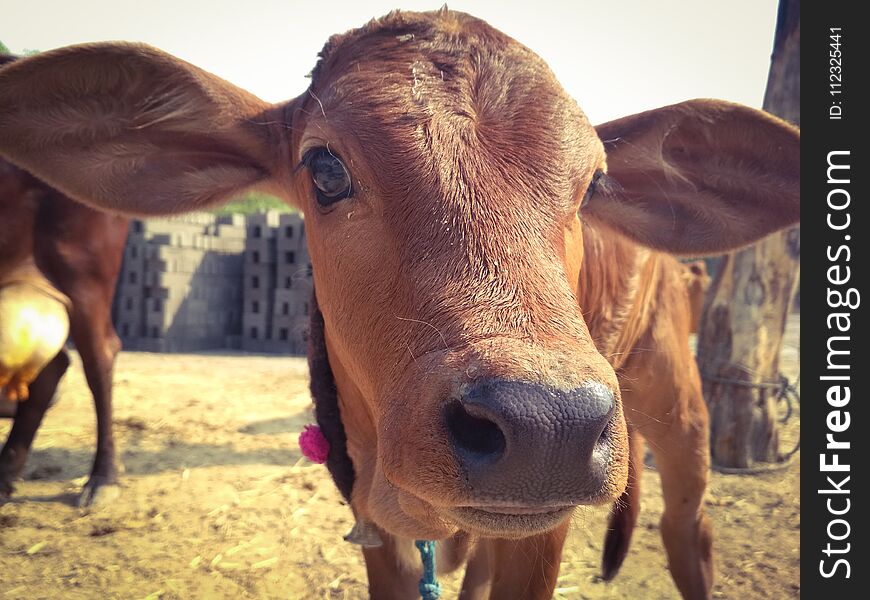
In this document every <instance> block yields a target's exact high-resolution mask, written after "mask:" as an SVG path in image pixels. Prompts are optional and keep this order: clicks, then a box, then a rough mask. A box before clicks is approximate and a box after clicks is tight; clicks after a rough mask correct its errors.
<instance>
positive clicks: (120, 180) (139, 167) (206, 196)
mask: <svg viewBox="0 0 870 600" xmlns="http://www.w3.org/2000/svg"><path fill="white" fill-rule="evenodd" d="M292 108H293V105H292V104H289V105H288V104H284V105H272V104H269V103H266V102H264V101H262V100H260V99H259V98H257V97H255V96H253V95H251V94H249V93H248V92H246V91H244V90H242V89H240V88H238V87H235V86H234V85H232V84H230V83H228V82H226V81H224V80H222V79H220V78H219V77H216V76H215V75H212V74H211V73H207V72H206V71H203V70H202V69H199V68H197V67H195V66H193V65H191V64H188V63H186V62H184V61H182V60H179V59H177V58H175V57H173V56H170V55H169V54H166V53H164V52H161V51H160V50H157V49H155V48H152V47H150V46H145V45H140V44H126V43H123V44H122V43H100V44H86V45H81V46H71V47H68V48H61V49H58V50H53V51H50V52H45V53H43V54H39V55H36V56H33V57H29V58H25V59H22V60H18V61H15V62H14V63H12V64H10V65H8V66H5V67H3V68H2V69H0V154H2V155H4V156H6V157H7V158H8V159H9V160H11V161H12V162H13V163H16V164H18V165H20V166H21V167H23V168H25V169H27V170H29V171H30V172H32V173H33V174H35V175H36V176H38V177H39V178H41V179H43V180H44V181H46V182H47V183H49V184H51V185H52V186H54V187H56V188H58V189H59V190H61V191H62V192H64V193H66V194H67V195H69V196H71V197H73V198H75V199H77V200H79V201H81V202H84V203H85V204H90V205H92V206H95V207H97V208H102V209H104V210H109V211H114V212H121V213H127V214H138V215H157V214H168V213H178V212H185V211H189V210H196V209H200V208H204V207H206V206H210V205H214V204H219V203H221V202H225V201H227V200H229V199H230V198H232V197H233V196H236V195H238V194H239V193H241V192H244V191H245V190H248V189H251V188H261V189H266V190H267V191H270V192H272V193H277V194H278V195H282V194H283V195H286V194H287V192H286V189H287V186H285V185H281V180H282V179H283V178H286V177H289V171H290V169H289V165H290V164H292V163H291V160H292V157H291V156H290V144H289V142H288V141H287V140H286V139H285V138H286V134H285V131H287V130H288V127H287V126H286V125H285V122H286V121H287V119H288V118H289V115H291V114H292ZM287 199H288V200H289V198H287Z"/></svg>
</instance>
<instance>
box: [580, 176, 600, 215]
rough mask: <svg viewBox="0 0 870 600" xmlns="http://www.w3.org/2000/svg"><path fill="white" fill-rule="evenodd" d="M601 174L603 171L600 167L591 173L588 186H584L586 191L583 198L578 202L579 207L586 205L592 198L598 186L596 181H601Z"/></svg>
mask: <svg viewBox="0 0 870 600" xmlns="http://www.w3.org/2000/svg"><path fill="white" fill-rule="evenodd" d="M603 175H604V171H602V170H601V169H599V170H597V171H595V173H593V175H592V181H590V182H589V187H587V188H586V193H585V194H583V200H582V201H581V202H580V208H583V207H584V206H586V204H587V203H588V202H589V201H590V200H591V199H592V196H594V195H595V190H596V189H597V188H598V182H599V181H601V177H602V176H603Z"/></svg>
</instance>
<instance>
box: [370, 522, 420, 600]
mask: <svg viewBox="0 0 870 600" xmlns="http://www.w3.org/2000/svg"><path fill="white" fill-rule="evenodd" d="M380 534H381V540H382V542H383V545H381V546H379V547H377V548H363V556H364V557H365V561H366V573H367V574H368V580H369V597H370V598H372V600H381V599H383V600H414V599H419V598H420V591H419V582H420V573H421V571H420V569H421V567H420V566H419V565H420V559H419V555H418V556H417V559H416V562H414V555H416V554H417V550H416V548H414V546H413V543H412V542H409V540H396V539H395V538H394V537H393V536H391V535H389V534H388V533H385V532H383V531H381V532H380ZM400 544H404V545H406V546H407V547H399V545H400Z"/></svg>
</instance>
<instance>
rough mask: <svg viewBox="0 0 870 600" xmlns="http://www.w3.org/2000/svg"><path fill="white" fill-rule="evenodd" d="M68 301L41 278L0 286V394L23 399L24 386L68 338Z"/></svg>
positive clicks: (25, 388) (37, 373)
mask: <svg viewBox="0 0 870 600" xmlns="http://www.w3.org/2000/svg"><path fill="white" fill-rule="evenodd" d="M68 302H69V301H68V299H67V298H66V297H65V296H63V294H61V293H60V292H58V291H57V290H55V289H54V288H52V287H51V285H50V284H49V283H48V282H47V281H46V280H45V279H44V278H41V277H37V278H32V277H31V278H24V277H22V278H18V279H14V280H12V281H7V282H6V283H5V284H2V285H0V394H2V395H3V396H5V397H6V398H7V399H9V400H13V401H14V400H24V399H26V398H27V395H28V394H27V386H28V385H29V384H30V383H31V382H32V381H33V380H34V379H36V377H37V375H39V373H40V371H42V369H43V368H44V367H45V366H46V365H47V364H48V363H49V361H51V359H52V358H54V356H56V355H57V353H58V352H60V350H61V348H62V347H63V345H64V342H66V339H67V336H68V335H69V315H68V312H67V305H68Z"/></svg>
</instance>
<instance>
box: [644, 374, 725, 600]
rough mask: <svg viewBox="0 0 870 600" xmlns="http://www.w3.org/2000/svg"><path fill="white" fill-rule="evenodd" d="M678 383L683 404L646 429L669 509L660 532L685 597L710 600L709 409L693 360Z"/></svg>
mask: <svg viewBox="0 0 870 600" xmlns="http://www.w3.org/2000/svg"><path fill="white" fill-rule="evenodd" d="M688 366H689V368H688V371H689V372H688V373H687V374H685V375H683V377H682V378H680V379H679V380H678V381H676V382H675V384H674V389H675V391H676V393H677V396H678V398H679V400H678V401H677V402H676V403H673V396H671V397H670V398H671V402H672V404H671V405H672V406H673V410H672V412H671V414H669V415H667V416H665V415H663V419H662V420H661V421H662V422H660V423H658V424H657V425H658V426H650V427H649V428H648V429H644V434H645V435H646V436H647V439H648V440H649V445H650V449H651V450H652V452H653V455H654V456H655V461H656V467H657V468H658V471H659V474H660V475H661V481H662V492H663V495H664V501H665V510H664V514H663V515H662V520H661V534H662V539H663V540H664V544H665V549H666V550H667V554H668V565H669V567H670V570H671V575H672V576H673V578H674V582H675V583H676V584H677V588H678V589H679V590H680V593H681V594H682V595H683V597H684V598H687V599H691V600H696V599H706V598H710V597H711V593H712V586H713V531H712V528H711V526H710V522H709V520H708V519H707V516H706V515H705V514H704V506H703V503H704V491H705V489H706V487H707V480H708V475H709V470H710V449H709V425H708V416H707V407H706V405H705V404H704V398H703V396H702V395H701V382H700V378H699V377H698V373H697V366H696V365H695V362H694V360H692V361H691V362H690V363H689V365H688Z"/></svg>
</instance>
